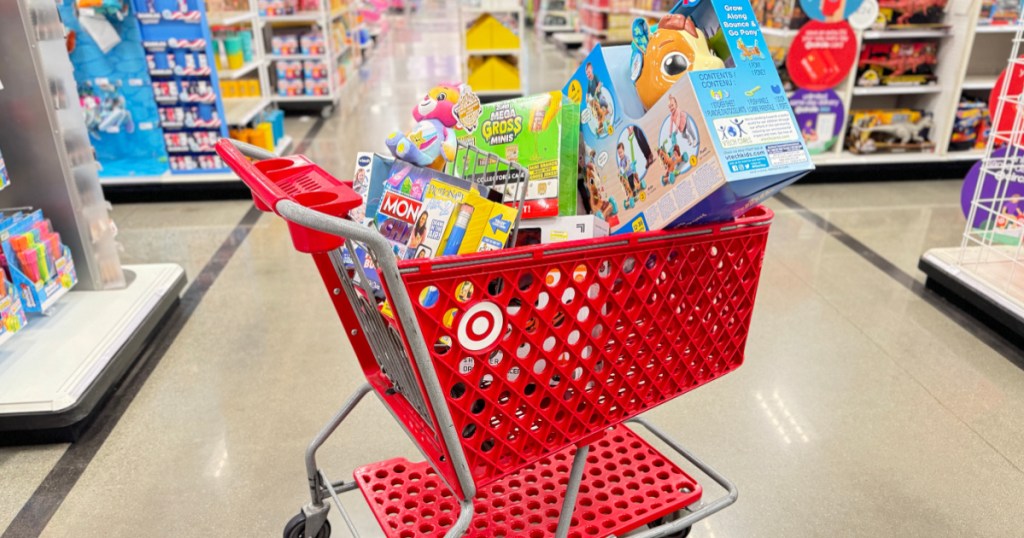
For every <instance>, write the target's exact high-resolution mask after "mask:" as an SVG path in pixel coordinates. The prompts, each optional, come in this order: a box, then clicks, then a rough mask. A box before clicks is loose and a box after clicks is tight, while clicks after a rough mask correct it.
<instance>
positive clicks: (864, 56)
mask: <svg viewBox="0 0 1024 538" xmlns="http://www.w3.org/2000/svg"><path fill="white" fill-rule="evenodd" d="M937 64H938V43H936V42H934V41H910V42H908V41H896V42H887V41H884V42H877V43H865V44H864V47H863V48H862V49H861V51H860V61H859V62H858V64H857V86H865V87H871V86H879V85H881V86H924V85H927V84H936V83H937V82H938V81H937V79H936V77H935V67H936V65H937Z"/></svg>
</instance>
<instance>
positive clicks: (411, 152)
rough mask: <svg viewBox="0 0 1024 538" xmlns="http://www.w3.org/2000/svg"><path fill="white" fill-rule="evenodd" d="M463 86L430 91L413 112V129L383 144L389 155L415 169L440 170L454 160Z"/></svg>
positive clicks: (449, 84) (445, 85)
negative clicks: (458, 112)
mask: <svg viewBox="0 0 1024 538" xmlns="http://www.w3.org/2000/svg"><path fill="white" fill-rule="evenodd" d="M465 91H468V88H467V87H466V86H465V85H460V84H457V83H441V84H439V85H438V86H436V87H434V88H432V89H431V90H430V91H429V92H427V94H426V95H424V96H423V100H422V101H420V103H419V104H418V105H416V107H415V108H413V109H412V117H413V118H415V119H416V125H415V126H413V128H412V129H410V130H409V131H407V132H405V133H402V132H400V131H395V132H393V133H391V135H389V136H388V138H387V141H386V142H385V143H386V144H387V146H388V149H389V150H391V154H392V155H394V156H395V158H397V159H401V160H403V161H406V162H408V163H412V164H415V165H416V166H425V167H429V168H433V169H435V170H441V169H443V168H444V165H445V163H446V162H448V161H452V160H454V159H455V149H456V140H455V129H456V128H457V127H460V126H461V125H460V123H459V118H458V115H457V114H456V113H455V107H456V105H458V104H459V98H460V97H461V95H462V93H463V92H465Z"/></svg>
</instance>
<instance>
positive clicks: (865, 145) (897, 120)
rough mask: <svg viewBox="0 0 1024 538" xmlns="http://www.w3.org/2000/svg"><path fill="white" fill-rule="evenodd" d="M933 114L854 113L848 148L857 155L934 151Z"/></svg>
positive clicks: (905, 111) (902, 110)
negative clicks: (932, 134)
mask: <svg viewBox="0 0 1024 538" xmlns="http://www.w3.org/2000/svg"><path fill="white" fill-rule="evenodd" d="M931 129H932V115H931V113H930V112H923V111H921V110H912V109H909V108H898V109H891V110H853V111H851V112H850V131H849V135H848V136H847V140H846V147H847V149H849V150H850V151H851V152H853V153H903V152H918V151H933V150H934V149H935V144H934V143H933V142H932V141H931Z"/></svg>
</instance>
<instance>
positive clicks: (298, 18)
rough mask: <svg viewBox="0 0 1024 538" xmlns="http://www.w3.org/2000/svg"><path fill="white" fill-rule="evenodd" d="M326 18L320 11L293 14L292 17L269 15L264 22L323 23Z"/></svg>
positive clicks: (264, 18)
mask: <svg viewBox="0 0 1024 538" xmlns="http://www.w3.org/2000/svg"><path fill="white" fill-rule="evenodd" d="M325 18H326V17H325V16H324V14H323V13H321V12H319V11H310V12H308V13H307V12H303V13H292V14H291V15H267V16H265V17H263V20H265V21H267V22H270V23H274V22H281V23H285V22H287V23H296V22H323V20H324V19H325Z"/></svg>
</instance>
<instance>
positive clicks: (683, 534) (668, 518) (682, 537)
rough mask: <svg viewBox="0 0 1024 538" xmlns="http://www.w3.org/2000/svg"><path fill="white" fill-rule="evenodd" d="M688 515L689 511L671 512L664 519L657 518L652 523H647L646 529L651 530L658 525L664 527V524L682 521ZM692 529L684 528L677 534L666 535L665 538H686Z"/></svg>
mask: <svg viewBox="0 0 1024 538" xmlns="http://www.w3.org/2000/svg"><path fill="white" fill-rule="evenodd" d="M688 515H690V512H689V510H680V511H678V512H673V513H671V514H669V515H667V516H665V517H659V518H658V519H655V520H654V521H652V522H650V523H648V524H647V527H648V528H652V529H653V528H654V527H657V526H658V525H664V524H665V523H671V522H673V521H675V520H677V519H682V518H683V517H685V516H688ZM692 529H693V527H686V528H685V529H683V530H681V531H679V532H677V533H675V534H668V535H666V536H665V538H686V537H687V536H689V535H690V530H692Z"/></svg>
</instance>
